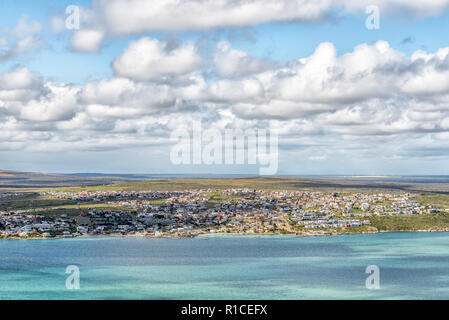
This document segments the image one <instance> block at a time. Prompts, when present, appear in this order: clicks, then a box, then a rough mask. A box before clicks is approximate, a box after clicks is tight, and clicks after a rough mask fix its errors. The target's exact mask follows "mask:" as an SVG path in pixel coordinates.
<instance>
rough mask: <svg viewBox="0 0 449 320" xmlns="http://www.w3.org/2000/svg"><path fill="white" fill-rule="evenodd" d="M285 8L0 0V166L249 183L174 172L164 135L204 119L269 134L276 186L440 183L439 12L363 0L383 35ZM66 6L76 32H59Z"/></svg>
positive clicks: (345, 18)
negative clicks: (349, 179) (76, 17)
mask: <svg viewBox="0 0 449 320" xmlns="http://www.w3.org/2000/svg"><path fill="white" fill-rule="evenodd" d="M186 2H188V3H189V4H190V5H192V6H191V7H190V8H192V9H191V10H192V11H191V12H187V15H186V12H184V11H183V10H184V9H183V6H182V4H183V3H184V4H185V3H186ZM293 2H295V3H296V2H297V5H296V6H295V5H293V6H292V3H293ZM293 2H290V3H289V2H288V1H280V2H279V3H276V2H273V1H272V0H251V1H250V3H251V4H252V5H253V6H252V7H251V10H253V12H252V11H250V10H249V9H248V8H245V7H244V6H245V2H244V1H240V0H238V1H235V2H230V3H228V4H227V3H226V1H224V2H223V4H220V5H217V4H216V3H213V2H212V1H209V0H206V1H205V2H204V3H203V4H200V5H198V2H197V0H184V1H181V2H176V1H172V0H167V2H166V3H167V8H169V9H170V10H168V9H164V8H163V7H159V5H158V4H156V3H154V2H153V3H152V2H148V1H147V2H145V1H143V0H132V1H130V2H129V3H130V4H129V5H125V6H124V7H123V6H122V5H123V0H111V1H109V2H107V1H103V0H98V1H95V2H94V3H91V1H87V0H86V1H76V2H73V1H71V0H62V1H61V0H58V1H56V0H46V1H35V0H23V1H20V2H17V1H2V3H1V4H0V21H2V23H1V28H0V42H1V41H6V44H4V45H3V47H0V49H1V50H2V51H1V52H3V53H2V54H3V55H4V56H3V58H2V56H0V77H2V78H1V79H4V80H1V81H0V117H1V118H0V130H1V134H2V140H3V144H2V145H0V156H2V158H3V159H5V160H4V161H3V163H1V162H0V168H3V169H14V170H29V171H47V172H48V171H50V172H79V171H82V172H106V171H108V172H148V173H151V172H165V173H171V172H185V173H189V172H200V173H208V172H211V171H212V172H222V173H234V172H238V173H253V172H257V166H256V167H254V166H251V165H243V166H224V165H217V166H207V165H199V166H181V167H179V166H175V165H173V163H170V159H169V153H170V148H169V147H167V146H170V142H169V140H170V132H172V131H173V130H175V129H177V128H179V127H183V128H184V129H189V128H188V127H187V128H185V125H186V124H187V123H189V121H191V120H193V119H198V118H201V119H203V124H204V126H207V127H209V128H214V129H217V130H224V128H230V127H232V128H245V129H247V128H251V127H253V128H261V127H267V126H269V127H270V128H276V130H279V131H280V137H279V144H280V149H279V166H280V168H279V171H278V172H280V173H284V174H320V173H323V174H395V173H398V174H399V173H400V174H417V173H422V174H449V171H448V170H449V169H445V167H448V166H445V164H446V163H447V160H448V159H449V152H446V144H447V143H446V141H447V135H448V129H449V111H448V110H449V98H448V97H449V88H447V87H446V85H445V83H446V80H449V77H448V76H449V74H448V72H447V70H446V67H445V63H446V62H445V61H446V60H448V61H449V57H448V58H447V59H446V55H447V52H446V51H445V49H444V48H447V47H449V44H448V41H447V36H446V35H447V31H448V30H449V10H448V7H449V2H448V3H446V2H445V1H442V2H439V3H438V4H429V5H428V6H427V7H425V9H423V8H424V7H423V6H422V2H420V1H417V0H416V1H410V3H408V4H404V3H403V2H401V1H396V0H393V1H389V2H388V1H387V2H386V1H377V2H378V3H377V4H376V1H371V2H369V4H374V5H378V6H379V8H380V29H378V30H368V29H367V28H366V27H365V20H366V18H367V16H368V15H367V14H365V13H364V9H365V7H366V5H365V4H364V1H361V2H356V1H351V0H349V1H344V0H335V1H317V2H313V1H309V0H297V1H293ZM318 3H319V4H318ZM367 4H368V2H367ZM69 5H76V6H79V7H80V8H81V9H82V11H81V20H82V21H81V29H80V30H75V31H71V30H66V29H65V28H62V29H58V30H56V29H55V27H54V26H53V23H52V22H53V21H54V20H57V19H59V20H60V21H64V20H65V19H66V18H67V16H66V14H65V9H66V7H67V6H69ZM221 5H222V7H220V6H221ZM308 5H310V6H311V8H312V9H307V10H306V9H304V8H305V7H306V6H308ZM203 7H204V8H205V9H204V10H206V9H207V10H208V11H207V13H205V12H202V11H201V10H202V8H203ZM117 8H118V9H117ZM161 8H162V9H161ZM267 8H268V9H267ZM269 8H272V9H269ZM342 8H344V9H342ZM121 10H122V11H124V12H121ZM126 10H129V11H126ZM239 10H240V11H241V12H243V10H247V11H245V12H246V14H245V15H242V16H240V15H239V12H240V11H239ZM264 10H266V11H264ZM270 10H271V11H272V12H270ZM177 14H179V16H177ZM133 15H136V16H133ZM137 15H138V16H137ZM189 15H191V18H190V17H188V16H189ZM206 15H210V16H211V17H212V18H211V19H207V16H206ZM233 15H234V16H233ZM159 17H160V20H158V19H159ZM114 19H115V20H114ZM21 21H22V22H23V23H24V26H25V29H26V30H25V31H23V30H22V31H23V32H19V31H20V30H19V29H20V28H18V26H19V25H20V23H21ZM33 25H34V26H35V27H36V28H35V30H34V29H33V30H32V28H31V26H33ZM27 28H28V29H27ZM17 30H19V31H17ZM96 36H98V38H95V37H96ZM21 42H23V43H27V45H26V46H25V47H20V46H19V44H20V43H21ZM326 43H328V44H330V45H327V44H326ZM363 44H366V47H363V46H362V47H361V45H363ZM385 44H386V45H385ZM355 48H358V49H355ZM220 50H222V51H220ZM334 50H335V51H336V55H335V56H334V54H333V51H334ZM419 50H422V51H424V52H423V53H417V52H419ZM437 52H439V53H438V54H437ZM142 55H143V56H142ZM304 58H307V59H304ZM299 59H303V60H299ZM385 70H389V71H385ZM331 73H332V74H331ZM446 77H448V78H446ZM10 79H13V80H10ZM17 79H19V80H20V79H22V80H23V79H25V80H23V81H22V80H21V81H22V82H20V81H19V80H17ZM357 79H358V80H357ZM2 81H3V82H2ZM8 81H13V82H12V83H10V82H8ZM14 81H18V83H14ZM24 83H25V84H24ZM159 94H160V95H161V96H159ZM11 96H13V98H11ZM446 119H447V120H446ZM142 148H143V149H142ZM136 153H138V154H140V155H141V156H140V157H138V158H135V157H133V156H131V157H130V156H129V154H136ZM125 154H126V155H125ZM105 158H108V159H111V158H114V159H117V160H116V161H110V160H109V161H108V163H106V162H103V159H105ZM146 159H148V161H147V160H146ZM298 159H300V160H298ZM298 161H299V162H298ZM436 164H438V165H436ZM448 168H449V167H448Z"/></svg>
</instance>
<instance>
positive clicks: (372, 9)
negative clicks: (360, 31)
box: [365, 5, 380, 30]
mask: <svg viewBox="0 0 449 320" xmlns="http://www.w3.org/2000/svg"><path fill="white" fill-rule="evenodd" d="M365 13H366V14H368V15H369V16H368V17H367V18H366V20H365V27H366V28H367V29H368V30H379V29H380V9H379V7H378V6H375V5H370V6H368V7H366V9H365Z"/></svg>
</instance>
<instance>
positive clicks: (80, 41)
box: [70, 29, 105, 52]
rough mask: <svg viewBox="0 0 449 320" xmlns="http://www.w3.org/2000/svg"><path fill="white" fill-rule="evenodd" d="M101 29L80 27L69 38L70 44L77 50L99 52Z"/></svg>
mask: <svg viewBox="0 0 449 320" xmlns="http://www.w3.org/2000/svg"><path fill="white" fill-rule="evenodd" d="M104 36H105V34H104V32H103V31H101V30H93V29H82V30H79V31H76V32H75V33H74V34H73V35H72V37H71V38H70V46H71V48H72V49H73V50H75V51H78V52H99V51H100V50H101V46H102V44H103V40H104Z"/></svg>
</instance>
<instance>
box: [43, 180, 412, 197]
mask: <svg viewBox="0 0 449 320" xmlns="http://www.w3.org/2000/svg"><path fill="white" fill-rule="evenodd" d="M227 188H249V189H258V190H316V191H326V192H345V193H348V192H368V193H372V192H380V191H385V190H389V191H392V192H400V191H409V190H408V188H411V187H410V186H408V185H405V184H398V183H386V182H367V181H349V180H348V181H346V180H324V179H302V178H276V177H271V178H235V179H183V180H181V179H180V180H147V181H138V182H126V183H118V184H111V185H98V186H85V187H66V188H52V189H48V188H47V189H46V190H60V191H67V192H79V191H83V190H91V191H98V190H109V191H117V190H123V191H143V190H157V191H174V190H178V191H179V190H187V189H227ZM413 189H416V186H414V187H413Z"/></svg>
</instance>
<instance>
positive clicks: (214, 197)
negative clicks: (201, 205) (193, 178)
mask: <svg viewBox="0 0 449 320" xmlns="http://www.w3.org/2000/svg"><path fill="white" fill-rule="evenodd" d="M209 195H210V196H211V198H210V199H209V201H207V203H206V207H208V208H213V207H214V206H215V205H217V204H220V203H221V202H223V201H226V200H229V199H230V198H229V197H226V196H223V194H222V193H221V192H214V193H210V194H209Z"/></svg>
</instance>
